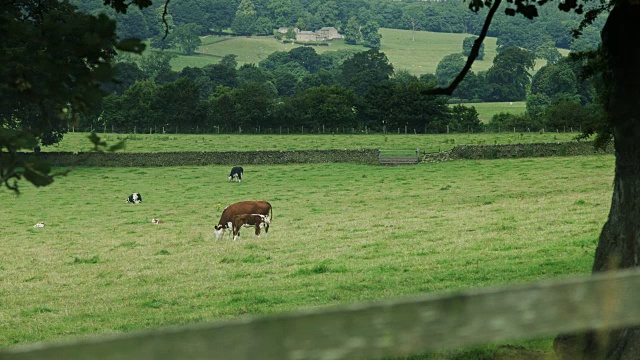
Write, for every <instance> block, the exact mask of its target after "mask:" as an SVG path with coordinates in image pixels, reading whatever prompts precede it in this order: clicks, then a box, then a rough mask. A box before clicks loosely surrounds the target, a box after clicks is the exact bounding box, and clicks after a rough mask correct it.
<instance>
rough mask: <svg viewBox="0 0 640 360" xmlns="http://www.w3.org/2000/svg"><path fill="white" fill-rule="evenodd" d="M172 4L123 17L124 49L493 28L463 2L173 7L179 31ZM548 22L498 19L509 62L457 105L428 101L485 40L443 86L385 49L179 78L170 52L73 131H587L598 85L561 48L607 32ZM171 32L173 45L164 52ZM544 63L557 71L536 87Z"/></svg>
mask: <svg viewBox="0 0 640 360" xmlns="http://www.w3.org/2000/svg"><path fill="white" fill-rule="evenodd" d="M76 5H77V6H79V8H80V9H81V10H82V11H84V12H88V13H96V12H104V7H103V6H102V5H101V4H97V3H95V2H93V1H88V0H78V1H77V3H76ZM161 5H162V4H160V5H155V6H154V7H151V8H147V9H144V10H142V11H141V10H139V9H137V8H131V9H129V10H130V11H128V12H127V14H126V15H122V14H117V15H116V14H115V13H113V14H111V15H112V16H113V17H115V18H116V20H117V23H118V27H117V31H118V33H119V36H120V37H121V38H126V37H139V38H143V39H151V42H150V43H151V46H152V47H155V48H159V49H162V48H165V47H167V46H170V45H171V46H178V47H181V48H182V49H185V52H187V53H188V52H189V51H187V50H186V49H191V51H193V50H195V48H197V46H198V45H199V36H202V35H206V34H211V33H221V32H223V31H224V32H225V33H226V34H231V35H233V34H236V35H247V34H267V35H270V34H273V33H274V29H275V28H279V27H298V28H300V29H308V30H314V29H318V28H321V27H324V26H334V27H336V28H338V29H339V30H340V31H341V32H342V31H346V32H349V28H350V27H351V28H353V27H355V28H358V29H362V28H366V27H369V28H370V29H377V28H378V27H379V26H380V27H389V28H399V29H412V30H427V31H436V32H458V33H468V34H471V35H473V34H477V32H478V31H479V29H480V27H481V24H482V22H483V21H484V14H482V13H480V14H475V13H473V12H471V11H469V10H468V9H466V7H465V6H466V5H465V4H463V3H461V2H457V1H456V2H446V1H445V2H425V1H386V0H347V1H342V2H334V1H305V0H300V1H292V0H253V1H252V0H242V1H235V0H206V1H205V0H189V1H180V2H176V3H170V5H169V9H168V10H169V16H167V17H165V21H166V24H165V23H163V21H162V13H163V11H164V8H163V7H162V6H161ZM540 10H541V11H548V12H549V14H547V15H545V16H541V17H538V18H536V19H537V20H528V19H524V18H522V17H509V16H500V17H497V18H496V19H495V20H494V23H493V24H492V26H491V29H490V32H489V35H490V36H495V37H497V38H498V41H497V45H498V51H499V53H498V55H497V56H496V57H495V59H494V63H493V66H492V67H491V68H490V69H489V70H488V71H486V72H479V73H474V72H470V73H469V74H468V75H467V76H466V77H465V79H464V81H463V82H462V83H461V84H460V86H459V87H458V89H457V90H456V91H455V93H454V94H453V98H448V97H441V96H440V97H435V96H425V95H423V94H424V92H425V91H426V90H428V89H431V88H433V87H436V86H443V85H446V84H448V83H449V82H450V81H451V79H452V78H453V77H454V76H455V75H456V74H457V73H458V72H459V70H460V69H461V68H462V66H463V64H464V62H465V60H466V57H465V54H466V53H468V49H469V48H470V45H471V43H472V41H473V39H474V38H475V37H474V36H469V38H467V39H466V40H469V41H466V40H465V44H464V46H463V48H462V49H461V52H460V53H457V54H451V55H449V56H446V57H445V58H444V59H442V61H441V62H440V64H439V65H438V67H437V70H436V73H435V74H425V75H421V76H420V77H416V76H413V75H411V74H409V73H407V72H404V71H398V70H397V69H394V68H393V66H392V65H391V64H390V63H389V61H388V59H387V58H386V56H385V54H384V53H382V52H380V51H379V50H377V49H376V46H369V47H372V48H373V49H371V50H369V51H364V52H362V51H360V50H354V51H348V50H346V51H344V50H343V51H333V52H327V53H323V54H318V53H316V51H315V50H314V49H313V47H299V48H294V49H293V50H290V51H289V52H275V53H273V54H271V55H270V56H269V57H268V58H267V59H265V60H263V61H261V62H260V63H258V64H243V65H241V66H239V64H238V63H237V61H236V56H235V55H233V54H229V55H227V56H225V57H224V58H223V59H222V60H221V61H220V62H219V63H218V64H213V65H207V66H205V67H203V68H189V67H187V68H184V69H182V70H181V71H180V72H176V71H173V70H172V69H171V66H170V63H169V62H170V60H171V55H170V54H169V53H165V52H161V51H154V52H152V53H151V55H147V56H145V57H143V58H141V59H140V58H133V57H131V56H119V57H118V58H117V63H116V64H115V67H116V70H117V72H118V74H119V75H118V79H119V81H118V82H117V83H115V84H112V85H110V86H106V87H105V88H104V90H105V91H106V92H107V93H109V94H110V95H108V96H107V97H106V98H105V99H104V100H103V102H102V104H101V107H100V109H98V111H97V112H96V113H94V114H89V115H84V116H76V118H74V119H72V120H71V121H70V124H71V123H73V124H74V125H73V126H77V127H79V128H80V129H83V130H87V128H89V129H101V130H102V129H104V130H108V131H116V132H134V131H137V132H167V131H169V132H189V133H201V132H202V133H211V132H244V133H247V132H249V133H254V132H278V131H282V129H283V128H285V129H286V131H294V132H305V129H306V132H353V131H369V130H371V131H396V130H400V129H402V131H403V132H404V131H410V132H416V133H425V132H429V133H438V132H471V131H483V130H485V131H486V130H496V131H498V130H500V129H507V128H509V129H513V130H516V129H517V130H518V131H538V130H543V129H546V130H555V129H567V128H575V129H578V128H580V127H582V126H583V125H586V124H588V123H591V122H594V121H596V118H597V117H598V116H600V115H599V114H600V111H599V110H598V109H600V106H599V104H598V102H597V97H596V91H595V87H594V85H593V84H592V83H591V82H588V81H582V77H581V74H582V66H581V64H580V63H579V62H572V61H569V60H568V59H566V58H565V59H563V58H562V57H561V56H560V54H559V52H558V50H557V47H560V48H568V49H571V50H574V51H577V50H587V49H593V48H595V47H597V45H598V43H599V37H598V33H599V30H598V29H599V26H601V24H602V22H603V21H604V19H599V22H597V23H595V24H593V25H592V26H590V27H588V28H587V29H585V30H584V31H583V36H582V37H580V38H578V39H573V38H572V37H571V35H570V30H571V29H573V28H575V27H576V26H577V25H578V19H577V18H575V16H574V15H572V14H566V13H563V12H558V11H555V9H548V10H545V8H544V7H542V8H541V9H540ZM543 22H544V23H543ZM165 26H168V29H169V36H168V37H167V39H164V40H163V38H164V35H165ZM534 26H535V29H536V31H532V29H534V28H533V27H534ZM540 29H543V31H540ZM376 31H377V30H376ZM365 40H366V39H365ZM169 41H170V42H171V43H168V42H169ZM366 44H374V45H375V41H369V42H366V41H365V45H366ZM537 58H543V59H545V60H546V61H547V64H548V65H547V66H545V67H543V68H542V69H540V70H539V71H538V72H537V73H536V74H535V75H534V76H533V77H532V76H531V75H530V74H531V73H532V70H533V68H534V64H535V60H536V59H537ZM525 100H526V101H527V112H526V114H524V115H508V114H501V115H499V116H496V117H495V118H494V119H493V120H492V121H491V123H490V124H486V125H485V124H481V123H480V122H479V120H478V116H477V112H476V111H475V109H474V108H473V107H467V106H464V105H463V103H464V102H481V101H492V102H503V101H525ZM451 103H454V104H457V105H456V106H449V104H451Z"/></svg>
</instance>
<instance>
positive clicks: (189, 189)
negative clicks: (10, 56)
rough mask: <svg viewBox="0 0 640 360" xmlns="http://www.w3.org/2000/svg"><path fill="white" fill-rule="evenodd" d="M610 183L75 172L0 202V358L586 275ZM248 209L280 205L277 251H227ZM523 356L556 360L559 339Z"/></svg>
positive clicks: (247, 242) (463, 165) (595, 177)
mask: <svg viewBox="0 0 640 360" xmlns="http://www.w3.org/2000/svg"><path fill="white" fill-rule="evenodd" d="M65 141H66V139H65ZM613 167H614V157H613V156H611V155H596V156H576V157H549V158H532V159H504V160H484V161H470V160H469V161H466V160H460V161H452V162H442V163H433V164H420V165H416V166H404V167H402V166H401V167H383V166H369V165H356V164H290V165H259V166H258V165H256V166H245V178H244V179H243V181H242V183H235V182H229V181H228V180H227V175H228V171H229V169H230V167H228V166H206V167H162V168H82V167H80V168H74V169H72V171H71V172H70V173H69V174H68V175H67V176H66V177H60V178H56V181H55V182H54V184H52V185H51V186H48V187H44V188H35V187H32V186H31V185H28V184H26V183H24V184H23V186H22V188H21V190H22V191H21V194H20V195H18V196H16V195H14V194H13V193H11V192H9V191H7V190H6V189H3V190H0V203H1V204H2V207H3V211H2V212H0V224H2V226H3V229H2V241H3V246H2V247H0V259H1V260H0V261H1V262H0V348H6V347H11V346H15V345H20V344H26V343H31V342H35V341H51V340H61V339H70V338H74V337H77V336H86V335H96V334H111V333H121V332H129V331H135V330H141V329H147V328H155V327H160V326H167V325H178V324H192V323H199V322H204V321H213V320H221V319H229V318H237V317H242V316H252V315H259V314H270V313H277V312H285V311H292V310H299V309H311V308H319V307H325V306H332V305H338V304H349V303H354V302H362V301H375V300H380V299H389V298H397V297H402V296H408V295H416V294H425V293H440V292H450V291H455V290H460V289H469V288H480V287H486V286H496V285H508V284H522V283H527V282H532V281H538V280H542V279H551V278H563V277H568V276H572V275H586V274H588V273H589V272H590V268H591V264H592V261H593V254H594V250H595V246H596V242H597V238H598V234H599V232H600V229H601V228H602V225H603V224H604V222H605V220H606V216H607V213H608V209H609V205H610V198H611V193H612V179H613ZM57 170H61V169H57ZM132 192H140V193H141V194H142V197H143V203H142V204H138V205H131V204H125V199H126V197H127V196H128V195H129V194H130V193H132ZM250 199H263V200H268V201H270V202H271V204H272V205H273V221H272V226H271V229H270V232H269V236H268V237H264V236H262V237H260V238H257V237H255V236H254V235H253V234H252V231H251V229H248V228H247V229H244V230H243V231H242V232H241V238H240V239H239V240H238V241H232V240H228V239H224V240H219V241H217V240H215V238H214V236H213V232H212V230H213V226H214V225H215V224H216V223H217V221H218V218H219V216H220V214H221V212H222V209H223V208H224V207H225V206H226V205H228V204H231V203H234V202H236V201H240V200H250ZM152 218H158V219H161V220H163V221H164V223H163V224H157V225H156V224H152V223H151V219H152ZM37 222H44V223H45V227H44V228H34V227H33V225H34V224H36V223H37ZM518 346H523V347H524V348H527V349H528V350H530V351H533V352H534V353H535V354H538V355H539V354H545V356H550V355H549V354H550V352H551V339H533V340H530V341H523V342H522V343H519V344H518ZM509 348H510V347H503V348H501V347H500V346H499V345H490V346H487V347H486V348H483V350H482V352H490V353H494V352H499V351H501V349H503V350H504V349H509ZM477 351H480V350H477ZM504 351H506V350H504ZM536 356H537V355H536ZM418 358H420V359H426V358H429V359H432V358H435V357H431V355H423V356H421V357H415V358H412V359H418ZM438 358H440V357H438ZM452 358H455V357H452ZM458 358H459V357H458Z"/></svg>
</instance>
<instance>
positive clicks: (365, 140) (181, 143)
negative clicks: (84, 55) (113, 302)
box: [42, 129, 578, 152]
mask: <svg viewBox="0 0 640 360" xmlns="http://www.w3.org/2000/svg"><path fill="white" fill-rule="evenodd" d="M285 132H286V129H285ZM402 132H404V129H402ZM577 135H578V133H554V132H546V133H539V132H524V133H520V132H516V133H513V132H503V133H476V134H471V133H469V134H426V135H425V134H417V135H416V134H406V135H405V134H400V135H398V134H395V133H391V134H369V135H365V134H355V135H345V134H339V135H330V134H324V135H322V134H320V135H317V134H316V135H314V134H309V135H301V134H297V135H295V134H290V135H263V134H254V135H238V134H204V135H203V134H200V135H196V134H113V133H106V134H103V133H99V134H98V136H100V137H101V139H103V140H106V141H107V143H108V144H109V145H112V144H115V143H117V142H118V141H120V140H125V143H126V147H125V149H124V151H125V152H166V151H258V150H334V149H363V148H366V149H372V148H373V149H382V150H413V149H416V148H418V149H420V151H421V152H424V151H426V152H438V151H446V150H450V149H451V148H453V147H454V146H456V145H482V144H486V145H493V144H516V143H541V142H566V141H573V140H574V139H575V137H576V136H577ZM88 136H89V134H88V133H79V132H71V133H68V134H65V136H64V139H63V140H62V141H61V142H60V143H58V144H56V145H52V146H45V147H43V149H42V151H63V152H83V151H89V150H91V146H92V145H91V142H90V141H89V140H88Z"/></svg>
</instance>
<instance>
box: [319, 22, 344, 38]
mask: <svg viewBox="0 0 640 360" xmlns="http://www.w3.org/2000/svg"><path fill="white" fill-rule="evenodd" d="M316 36H317V37H318V40H319V41H327V40H333V39H344V36H342V35H340V34H339V33H338V29H336V28H334V27H333V26H327V27H323V28H322V29H320V30H318V31H316Z"/></svg>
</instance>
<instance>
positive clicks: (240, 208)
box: [213, 201, 273, 240]
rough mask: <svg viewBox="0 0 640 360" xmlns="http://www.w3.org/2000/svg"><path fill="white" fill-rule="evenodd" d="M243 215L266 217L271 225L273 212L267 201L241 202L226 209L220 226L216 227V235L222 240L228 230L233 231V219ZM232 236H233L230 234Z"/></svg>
mask: <svg viewBox="0 0 640 360" xmlns="http://www.w3.org/2000/svg"><path fill="white" fill-rule="evenodd" d="M242 214H259V215H264V216H265V217H266V221H267V222H268V223H271V216H272V214H273V210H272V209H271V204H269V203H268V202H266V201H241V202H237V203H235V204H231V205H229V206H227V207H226V208H224V210H223V211H222V215H221V216H220V220H219V221H218V225H216V226H215V227H214V231H213V233H214V235H215V236H216V239H218V240H220V239H221V238H222V236H223V235H224V232H225V231H226V230H229V229H232V227H233V218H234V217H236V216H238V215H242ZM229 235H231V234H229Z"/></svg>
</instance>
